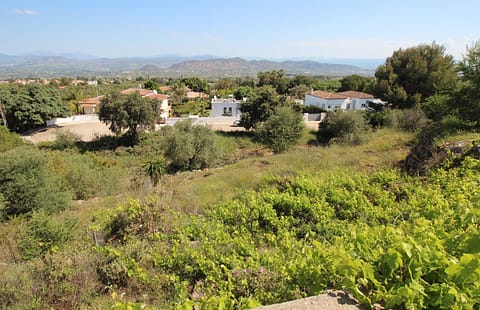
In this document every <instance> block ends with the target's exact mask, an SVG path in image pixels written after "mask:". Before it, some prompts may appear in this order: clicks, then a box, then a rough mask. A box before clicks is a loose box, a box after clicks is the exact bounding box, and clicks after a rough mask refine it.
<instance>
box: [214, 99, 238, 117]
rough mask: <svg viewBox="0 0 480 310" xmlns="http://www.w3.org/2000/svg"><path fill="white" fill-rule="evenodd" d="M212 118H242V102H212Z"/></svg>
mask: <svg viewBox="0 0 480 310" xmlns="http://www.w3.org/2000/svg"><path fill="white" fill-rule="evenodd" d="M212 116H214V117H216V116H240V102H228V101H226V102H212Z"/></svg>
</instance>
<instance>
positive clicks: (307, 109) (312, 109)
mask: <svg viewBox="0 0 480 310" xmlns="http://www.w3.org/2000/svg"><path fill="white" fill-rule="evenodd" d="M302 112H303V113H312V114H319V113H326V112H327V111H326V110H325V109H322V108H320V107H317V106H314V105H304V106H302Z"/></svg>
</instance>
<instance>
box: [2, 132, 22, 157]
mask: <svg viewBox="0 0 480 310" xmlns="http://www.w3.org/2000/svg"><path fill="white" fill-rule="evenodd" d="M23 144H24V142H23V140H22V138H21V137H20V136H19V135H18V134H16V133H11V132H9V131H8V129H7V128H5V127H4V126H0V152H5V151H8V150H11V149H14V148H16V147H17V146H20V145H23Z"/></svg>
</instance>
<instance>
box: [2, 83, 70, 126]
mask: <svg viewBox="0 0 480 310" xmlns="http://www.w3.org/2000/svg"><path fill="white" fill-rule="evenodd" d="M0 101H1V103H2V104H3V106H4V107H5V111H6V112H5V114H6V118H7V124H8V128H9V129H10V130H12V131H15V132H24V131H27V130H29V129H34V128H37V127H40V126H44V125H45V123H46V121H47V120H49V119H52V118H55V117H64V116H68V115H69V114H70V111H69V109H68V107H67V106H66V105H65V104H64V103H63V102H62V100H61V98H60V93H59V92H58V91H57V90H56V89H55V88H53V87H52V86H46V85H40V84H30V85H27V86H14V87H9V88H5V89H3V90H0Z"/></svg>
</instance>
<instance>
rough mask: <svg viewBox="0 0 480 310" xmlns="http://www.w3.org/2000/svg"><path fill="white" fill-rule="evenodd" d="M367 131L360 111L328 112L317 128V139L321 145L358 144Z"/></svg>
mask: <svg viewBox="0 0 480 310" xmlns="http://www.w3.org/2000/svg"><path fill="white" fill-rule="evenodd" d="M367 130H368V126H367V122H366V120H365V117H364V113H363V112H361V111H350V112H344V111H340V110H338V111H329V112H328V113H327V116H326V118H325V119H324V120H323V121H322V122H320V124H319V126H318V132H317V139H318V141H319V142H320V143H322V144H328V143H332V142H334V143H340V144H360V143H362V142H363V140H364V139H365V133H366V132H367Z"/></svg>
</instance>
